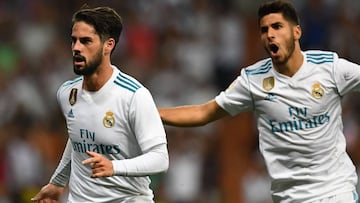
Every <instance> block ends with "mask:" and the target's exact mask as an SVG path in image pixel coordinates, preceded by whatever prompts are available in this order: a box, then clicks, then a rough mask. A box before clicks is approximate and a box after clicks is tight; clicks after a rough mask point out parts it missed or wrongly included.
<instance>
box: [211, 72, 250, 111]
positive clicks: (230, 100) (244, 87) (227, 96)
mask: <svg viewBox="0 0 360 203" xmlns="http://www.w3.org/2000/svg"><path fill="white" fill-rule="evenodd" d="M249 88H250V86H249V80H248V78H247V75H246V72H245V69H242V70H241V75H240V76H238V77H237V78H236V79H235V80H234V81H233V82H232V83H231V85H230V86H229V87H228V88H227V89H226V90H225V91H222V92H221V93H220V94H219V95H218V96H216V98H215V101H216V102H217V103H218V104H219V106H220V107H221V108H223V109H224V110H225V111H227V112H228V113H229V114H230V115H232V116H234V115H237V114H238V113H240V112H244V111H250V110H251V109H252V108H253V101H252V97H251V94H250V91H249Z"/></svg>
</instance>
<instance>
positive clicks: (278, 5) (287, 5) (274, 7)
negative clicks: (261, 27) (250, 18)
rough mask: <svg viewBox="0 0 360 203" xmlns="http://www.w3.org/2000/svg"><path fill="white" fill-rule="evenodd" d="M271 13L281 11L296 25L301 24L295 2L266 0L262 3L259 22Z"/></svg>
mask: <svg viewBox="0 0 360 203" xmlns="http://www.w3.org/2000/svg"><path fill="white" fill-rule="evenodd" d="M271 13H281V14H282V15H283V17H284V18H285V19H286V20H287V21H289V22H291V23H292V24H294V25H299V24H300V20H299V16H298V14H297V11H296V9H295V7H294V6H293V4H292V3H291V2H290V1H288V0H275V1H269V2H265V3H263V4H262V5H260V7H259V10H258V23H260V20H261V19H262V18H263V17H264V16H266V15H268V14H271Z"/></svg>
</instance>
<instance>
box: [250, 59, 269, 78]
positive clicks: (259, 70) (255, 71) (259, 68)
mask: <svg viewBox="0 0 360 203" xmlns="http://www.w3.org/2000/svg"><path fill="white" fill-rule="evenodd" d="M271 69H272V62H271V59H270V58H267V59H263V60H260V61H258V62H256V63H254V64H252V65H250V66H248V67H246V68H245V69H244V70H243V73H244V74H246V75H248V76H250V75H262V74H266V73H268V72H269V71H270V70H271Z"/></svg>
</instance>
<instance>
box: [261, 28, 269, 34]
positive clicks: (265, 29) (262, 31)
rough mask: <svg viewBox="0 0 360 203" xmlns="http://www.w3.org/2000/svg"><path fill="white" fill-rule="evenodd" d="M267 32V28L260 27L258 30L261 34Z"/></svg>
mask: <svg viewBox="0 0 360 203" xmlns="http://www.w3.org/2000/svg"><path fill="white" fill-rule="evenodd" d="M267 31H268V28H267V27H261V28H260V32H261V33H262V34H263V33H266V32H267Z"/></svg>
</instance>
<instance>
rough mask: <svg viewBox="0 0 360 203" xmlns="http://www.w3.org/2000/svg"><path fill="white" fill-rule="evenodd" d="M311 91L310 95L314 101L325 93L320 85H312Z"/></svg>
mask: <svg viewBox="0 0 360 203" xmlns="http://www.w3.org/2000/svg"><path fill="white" fill-rule="evenodd" d="M311 88H312V90H311V95H312V96H313V97H314V98H315V99H321V98H322V97H323V96H324V94H325V91H324V89H323V88H322V87H321V85H320V83H314V84H313V85H312V86H311Z"/></svg>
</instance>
